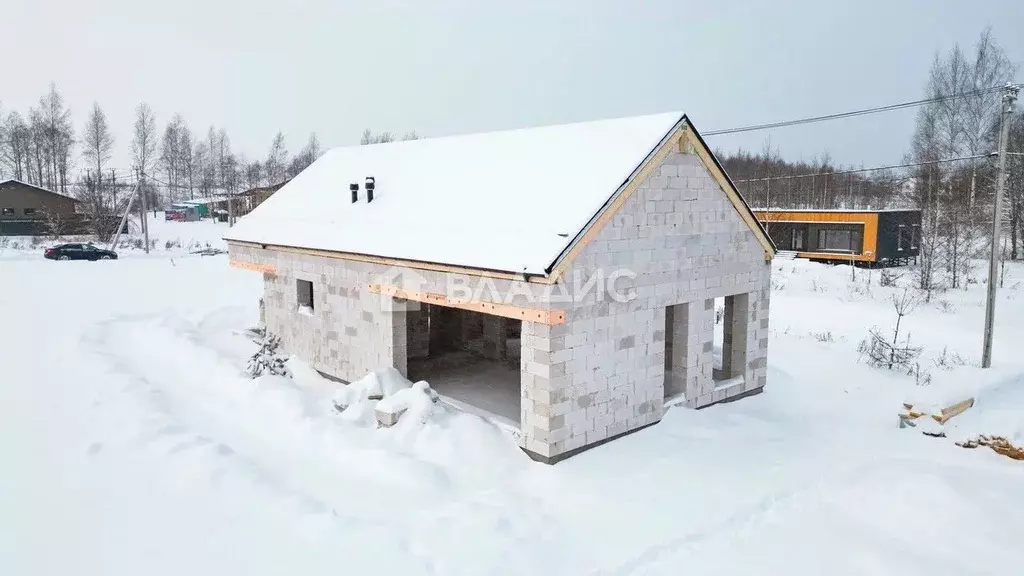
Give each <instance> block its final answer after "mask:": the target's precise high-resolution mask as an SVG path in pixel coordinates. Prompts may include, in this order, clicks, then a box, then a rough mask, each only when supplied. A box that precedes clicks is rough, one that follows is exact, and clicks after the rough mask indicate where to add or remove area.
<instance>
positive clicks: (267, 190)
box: [221, 180, 288, 217]
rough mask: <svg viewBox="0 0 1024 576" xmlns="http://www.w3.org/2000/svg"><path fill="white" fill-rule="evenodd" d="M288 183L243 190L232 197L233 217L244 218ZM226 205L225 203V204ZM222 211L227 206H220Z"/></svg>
mask: <svg viewBox="0 0 1024 576" xmlns="http://www.w3.org/2000/svg"><path fill="white" fill-rule="evenodd" d="M287 183H288V181H287V180H285V181H284V182H279V183H277V184H272V185H270V186H257V187H255V188H249V189H248V190H243V191H241V192H239V193H237V194H235V197H234V200H233V202H234V206H232V209H233V210H234V213H235V216H236V217H237V216H244V215H246V214H248V213H249V212H252V211H253V210H254V209H255V208H256V207H257V206H259V205H260V204H262V203H263V202H264V201H265V200H266V199H267V198H270V197H271V196H272V195H273V194H274V192H277V191H278V190H280V189H281V188H282V187H283V186H284V185H285V184H287ZM225 204H226V203H225ZM221 209H222V210H227V206H222V207H221Z"/></svg>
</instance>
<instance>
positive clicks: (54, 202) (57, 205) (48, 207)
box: [0, 179, 79, 236]
mask: <svg viewBox="0 0 1024 576" xmlns="http://www.w3.org/2000/svg"><path fill="white" fill-rule="evenodd" d="M78 204H79V202H78V200H75V199H74V198H72V197H70V196H65V195H63V194H58V193H56V192H53V191H51V190H47V189H46V188H42V187H40V186H36V185H34V184H28V183H26V182H21V181H20V180H13V179H12V180H4V181H3V182H0V236H37V235H41V234H46V233H47V221H48V220H47V217H48V216H49V217H50V218H51V219H53V218H63V217H67V219H69V220H71V219H74V218H75V215H76V214H77V208H78Z"/></svg>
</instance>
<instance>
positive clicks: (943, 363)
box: [934, 346, 969, 370]
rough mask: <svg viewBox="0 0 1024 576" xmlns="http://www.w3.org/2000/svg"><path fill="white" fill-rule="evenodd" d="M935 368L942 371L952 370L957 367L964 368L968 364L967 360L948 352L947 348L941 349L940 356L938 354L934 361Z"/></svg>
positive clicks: (957, 354)
mask: <svg viewBox="0 0 1024 576" xmlns="http://www.w3.org/2000/svg"><path fill="white" fill-rule="evenodd" d="M934 362H935V366H936V367H938V368H941V369H943V370H952V369H954V368H956V367H957V366H966V365H967V364H969V362H968V360H967V359H966V358H964V357H963V356H961V355H960V354H959V353H958V352H956V351H953V352H950V351H949V349H948V348H947V347H945V346H944V347H943V348H942V354H939V356H938V357H937V358H935V360H934Z"/></svg>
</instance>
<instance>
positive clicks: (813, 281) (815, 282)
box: [811, 280, 828, 292]
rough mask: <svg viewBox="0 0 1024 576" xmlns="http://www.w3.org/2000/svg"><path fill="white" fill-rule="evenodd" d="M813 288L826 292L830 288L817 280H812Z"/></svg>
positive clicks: (816, 290) (815, 290) (813, 289)
mask: <svg viewBox="0 0 1024 576" xmlns="http://www.w3.org/2000/svg"><path fill="white" fill-rule="evenodd" d="M811 290H812V291H814V292H825V291H827V290H828V288H827V287H826V286H823V285H821V284H818V281H817V280H811Z"/></svg>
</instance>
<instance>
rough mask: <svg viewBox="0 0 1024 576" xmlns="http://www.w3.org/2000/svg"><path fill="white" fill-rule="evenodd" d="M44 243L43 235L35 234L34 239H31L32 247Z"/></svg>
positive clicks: (30, 244)
mask: <svg viewBox="0 0 1024 576" xmlns="http://www.w3.org/2000/svg"><path fill="white" fill-rule="evenodd" d="M42 243H43V237H42V236H33V237H32V239H31V240H29V246H31V247H32V248H38V247H39V245H40V244H42Z"/></svg>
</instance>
